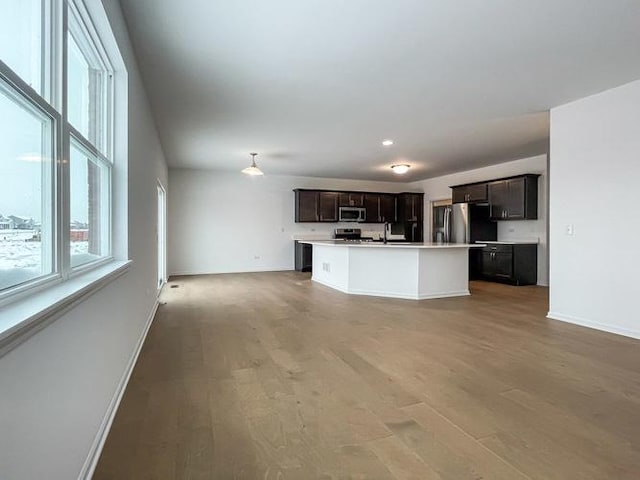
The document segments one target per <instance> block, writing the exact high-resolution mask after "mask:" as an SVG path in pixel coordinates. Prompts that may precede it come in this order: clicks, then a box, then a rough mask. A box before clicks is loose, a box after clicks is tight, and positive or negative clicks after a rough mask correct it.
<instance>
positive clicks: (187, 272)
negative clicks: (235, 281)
mask: <svg viewBox="0 0 640 480" xmlns="http://www.w3.org/2000/svg"><path fill="white" fill-rule="evenodd" d="M292 270H294V268H293V267H258V268H252V269H249V270H233V271H227V272H223V271H212V270H177V271H175V272H171V273H170V274H169V277H176V276H182V275H222V274H227V273H264V272H290V271H292Z"/></svg>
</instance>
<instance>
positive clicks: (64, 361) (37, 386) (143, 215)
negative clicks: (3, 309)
mask: <svg viewBox="0 0 640 480" xmlns="http://www.w3.org/2000/svg"><path fill="white" fill-rule="evenodd" d="M104 6H105V10H106V11H107V14H108V16H109V20H110V22H111V25H112V28H113V30H114V31H115V34H116V39H117V41H118V44H119V46H120V49H121V51H122V54H123V57H124V59H125V63H126V65H127V69H128V72H129V99H130V102H129V183H128V188H127V189H128V194H129V199H128V200H129V203H128V205H129V208H128V229H129V257H130V258H131V259H133V265H132V268H131V270H130V271H129V272H128V273H127V274H125V275H124V276H123V277H120V278H119V279H118V280H116V281H114V282H113V283H111V284H109V285H108V286H107V287H105V288H104V289H102V290H100V291H99V292H97V293H96V294H94V295H93V296H91V297H89V298H88V299H87V300H86V301H84V302H83V303H81V304H80V305H78V306H77V307H75V308H73V309H72V310H70V311H68V312H67V313H65V314H64V315H63V316H62V317H61V318H59V319H58V320H57V321H55V322H54V323H52V324H51V325H49V326H48V327H46V328H45V329H44V330H42V331H40V332H39V333H37V334H36V335H34V336H33V337H31V338H29V339H28V340H27V341H26V342H25V343H23V344H21V345H20V346H18V347H17V348H16V349H14V350H12V351H11V352H9V353H8V354H7V355H5V356H4V357H2V358H0V477H2V478H3V479H4V478H6V479H13V480H22V479H40V478H46V479H54V480H55V479H60V480H69V479H73V478H77V477H78V474H79V472H80V471H81V469H82V467H83V464H84V463H85V460H86V459H87V455H88V453H89V451H90V448H91V446H92V444H93V442H94V439H95V437H96V434H97V433H98V430H99V427H100V425H101V422H102V421H103V418H104V416H105V413H106V412H107V408H108V405H109V403H110V402H111V400H112V398H113V396H114V394H115V392H116V387H117V385H118V383H119V382H120V380H121V378H122V376H123V373H124V372H125V368H126V365H127V363H128V362H129V360H130V358H131V355H132V353H133V351H134V347H135V345H136V342H137V340H138V338H139V337H140V335H141V333H142V331H143V328H144V326H145V324H146V321H147V318H148V317H149V314H150V313H151V311H152V308H153V306H154V304H155V300H156V246H155V235H156V179H157V178H160V179H162V180H163V181H164V182H165V184H166V183H167V182H166V180H167V170H166V166H165V162H164V158H163V154H162V150H161V148H160V144H159V141H158V135H157V133H156V130H155V127H154V123H153V120H152V117H151V115H150V111H149V106H148V103H147V98H146V95H145V92H144V89H143V87H142V83H141V80H140V76H139V73H138V69H137V66H136V63H135V59H134V57H133V53H132V50H131V47H130V43H129V39H128V35H127V32H126V29H125V24H124V20H123V18H122V15H121V12H120V6H119V3H118V1H117V0H104ZM127 189H125V190H127Z"/></svg>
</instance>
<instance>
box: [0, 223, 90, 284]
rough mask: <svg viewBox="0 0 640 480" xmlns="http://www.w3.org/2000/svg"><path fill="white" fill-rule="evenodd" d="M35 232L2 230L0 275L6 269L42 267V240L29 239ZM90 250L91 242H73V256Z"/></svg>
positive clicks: (0, 232)
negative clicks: (31, 240) (32, 240)
mask: <svg viewBox="0 0 640 480" xmlns="http://www.w3.org/2000/svg"><path fill="white" fill-rule="evenodd" d="M35 234H36V231H35V230H0V275H3V271H4V270H13V269H23V268H25V269H26V268H29V269H30V268H37V269H39V268H40V267H41V259H42V242H40V241H35V242H30V241H28V240H30V239H31V238H34V235H35ZM88 252H89V242H86V241H85V242H71V255H72V256H73V255H78V254H86V253H88ZM5 273H6V272H5Z"/></svg>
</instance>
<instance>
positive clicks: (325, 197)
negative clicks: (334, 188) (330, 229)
mask: <svg viewBox="0 0 640 480" xmlns="http://www.w3.org/2000/svg"><path fill="white" fill-rule="evenodd" d="M339 196H340V194H339V193H338V192H318V217H319V219H320V221H321V222H337V221H338V198H339Z"/></svg>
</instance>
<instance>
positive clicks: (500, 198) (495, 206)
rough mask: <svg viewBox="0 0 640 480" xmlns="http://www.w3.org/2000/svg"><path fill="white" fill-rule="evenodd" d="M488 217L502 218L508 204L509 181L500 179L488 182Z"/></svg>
mask: <svg viewBox="0 0 640 480" xmlns="http://www.w3.org/2000/svg"><path fill="white" fill-rule="evenodd" d="M489 204H490V205H491V213H490V217H491V219H492V220H504V219H505V218H506V216H507V208H508V205H509V181H508V180H501V181H499V182H492V183H490V184H489Z"/></svg>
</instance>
